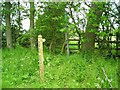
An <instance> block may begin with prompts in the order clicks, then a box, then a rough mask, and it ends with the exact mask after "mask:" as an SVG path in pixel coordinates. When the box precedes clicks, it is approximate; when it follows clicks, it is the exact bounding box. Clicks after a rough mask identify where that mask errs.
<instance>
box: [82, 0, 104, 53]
mask: <svg viewBox="0 0 120 90" xmlns="http://www.w3.org/2000/svg"><path fill="white" fill-rule="evenodd" d="M103 8H104V3H103V2H99V3H97V2H94V3H92V6H91V9H90V11H89V14H88V19H87V26H86V32H85V34H84V42H83V46H82V50H83V51H90V52H91V51H94V47H95V36H96V35H95V32H97V30H98V28H99V24H100V17H101V16H102V13H103Z"/></svg>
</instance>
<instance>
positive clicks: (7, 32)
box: [5, 2, 12, 48]
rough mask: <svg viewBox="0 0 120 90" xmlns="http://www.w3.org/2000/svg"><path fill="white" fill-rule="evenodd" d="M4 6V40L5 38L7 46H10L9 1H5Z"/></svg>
mask: <svg viewBox="0 0 120 90" xmlns="http://www.w3.org/2000/svg"><path fill="white" fill-rule="evenodd" d="M5 6H6V17H5V21H6V40H7V47H8V48H12V32H11V24H10V8H11V4H10V2H5Z"/></svg>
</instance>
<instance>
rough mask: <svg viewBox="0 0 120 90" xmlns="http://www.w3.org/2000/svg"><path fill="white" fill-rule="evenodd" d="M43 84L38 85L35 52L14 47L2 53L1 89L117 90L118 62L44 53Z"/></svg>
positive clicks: (102, 58) (95, 57)
mask: <svg viewBox="0 0 120 90" xmlns="http://www.w3.org/2000/svg"><path fill="white" fill-rule="evenodd" d="M44 57H45V61H44V64H45V82H44V83H40V77H39V76H40V75H39V62H38V61H39V60H38V52H37V50H30V49H28V48H22V47H17V48H16V49H4V50H3V53H2V58H3V70H2V71H3V72H2V83H3V84H2V87H4V88H11V87H16V88H17V87H18V88H23V87H24V88H28V87H29V88H109V87H110V86H109V83H108V81H107V80H106V77H105V75H104V73H103V71H102V67H103V68H104V69H105V71H106V74H107V76H108V78H109V80H110V83H111V84H112V87H113V88H117V87H118V82H117V79H118V77H117V73H118V72H117V71H118V66H117V65H118V61H115V60H113V59H107V60H106V59H105V58H104V57H101V56H99V55H94V56H93V55H92V56H91V57H89V58H83V57H82V55H81V54H72V55H71V56H70V57H67V56H66V55H51V54H49V53H48V52H45V53H44Z"/></svg>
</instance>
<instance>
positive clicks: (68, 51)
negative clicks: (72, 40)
mask: <svg viewBox="0 0 120 90" xmlns="http://www.w3.org/2000/svg"><path fill="white" fill-rule="evenodd" d="M68 38H69V36H68V33H65V39H66V44H67V45H66V48H67V55H68V56H69V55H70V50H69V40H68Z"/></svg>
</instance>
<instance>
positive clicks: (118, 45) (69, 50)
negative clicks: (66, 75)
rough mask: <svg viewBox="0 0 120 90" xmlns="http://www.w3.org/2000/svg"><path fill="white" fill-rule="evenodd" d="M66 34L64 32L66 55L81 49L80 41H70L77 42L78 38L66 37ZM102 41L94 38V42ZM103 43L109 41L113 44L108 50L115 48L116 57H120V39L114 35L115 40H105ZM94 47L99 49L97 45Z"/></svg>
mask: <svg viewBox="0 0 120 90" xmlns="http://www.w3.org/2000/svg"><path fill="white" fill-rule="evenodd" d="M68 37H69V36H68V34H66V50H67V53H68V55H69V54H70V53H76V52H79V51H80V49H81V43H70V42H71V41H72V42H79V39H76V38H68ZM102 42H103V41H102V40H101V41H100V40H99V41H98V40H96V41H95V43H102ZM104 43H109V44H111V45H112V44H115V46H116V47H115V48H113V47H112V48H110V50H116V57H120V55H119V53H120V52H119V51H120V39H119V38H118V37H117V36H116V40H115V41H105V42H104ZM71 47H78V48H71ZM95 49H99V48H97V47H95Z"/></svg>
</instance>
